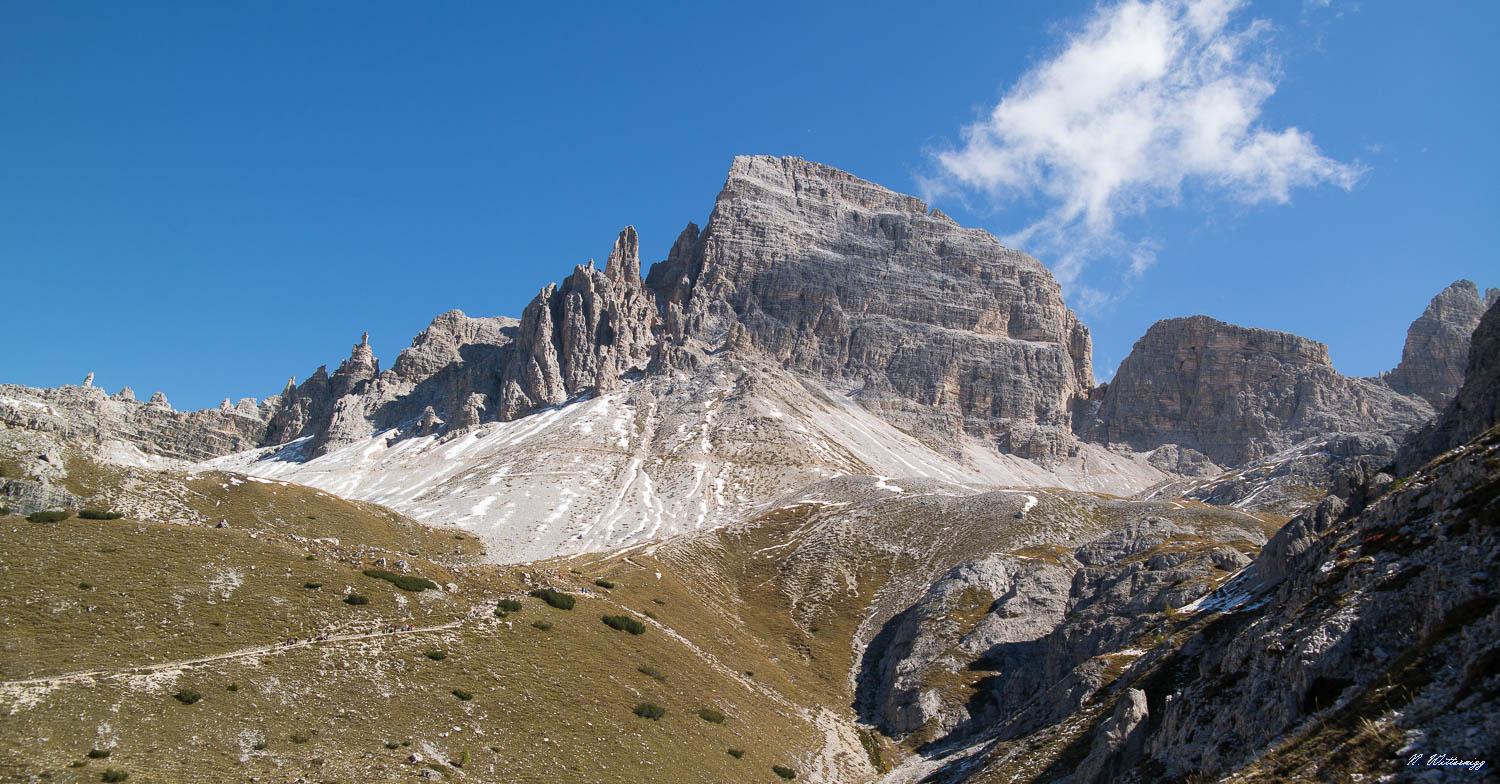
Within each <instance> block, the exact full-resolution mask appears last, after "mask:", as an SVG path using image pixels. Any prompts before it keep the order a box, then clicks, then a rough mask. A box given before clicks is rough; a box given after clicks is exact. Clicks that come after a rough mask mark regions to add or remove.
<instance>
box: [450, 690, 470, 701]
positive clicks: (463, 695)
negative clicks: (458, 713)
mask: <svg viewBox="0 0 1500 784" xmlns="http://www.w3.org/2000/svg"><path fill="white" fill-rule="evenodd" d="M453 696H455V697H457V698H459V699H460V700H463V701H464V702H468V701H469V700H472V699H474V693H473V692H468V691H464V690H463V689H454V690H453Z"/></svg>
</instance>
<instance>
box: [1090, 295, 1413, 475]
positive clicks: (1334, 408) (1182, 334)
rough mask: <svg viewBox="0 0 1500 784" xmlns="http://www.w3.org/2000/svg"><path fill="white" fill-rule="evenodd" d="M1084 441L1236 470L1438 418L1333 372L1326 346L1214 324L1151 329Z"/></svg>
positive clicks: (1199, 321) (1100, 396)
mask: <svg viewBox="0 0 1500 784" xmlns="http://www.w3.org/2000/svg"><path fill="white" fill-rule="evenodd" d="M1094 400H1095V401H1096V402H1097V404H1098V408H1097V411H1096V412H1095V414H1094V416H1093V418H1092V419H1091V420H1089V421H1080V423H1079V432H1080V434H1082V435H1083V436H1084V437H1085V438H1087V439H1089V440H1093V441H1097V442H1100V443H1106V444H1126V445H1128V446H1130V447H1131V448H1133V449H1136V450H1141V451H1145V450H1150V449H1155V448H1156V447H1159V446H1162V445H1164V444H1176V445H1178V446H1182V447H1188V448H1191V449H1194V450H1197V451H1198V452H1201V453H1203V454H1205V455H1207V456H1208V457H1209V458H1210V459H1212V460H1213V461H1214V462H1215V463H1218V464H1220V465H1226V466H1232V465H1241V464H1243V463H1246V462H1248V461H1251V460H1254V459H1257V458H1260V457H1263V456H1266V455H1269V454H1271V453H1273V452H1277V451H1280V450H1282V449H1285V448H1287V447H1289V446H1291V445H1293V444H1295V443H1297V442H1300V441H1303V440H1305V439H1309V438H1314V437H1320V436H1326V435H1329V434H1333V433H1360V432H1373V433H1404V432H1405V431H1407V430H1411V429H1413V428H1415V427H1417V426H1419V425H1421V424H1423V423H1424V422H1426V421H1427V420H1428V419H1429V418H1431V417H1432V408H1431V406H1429V405H1428V404H1427V403H1425V402H1424V401H1422V400H1421V399H1420V398H1414V397H1407V396H1404V395H1401V394H1399V393H1396V392H1394V391H1392V390H1391V389H1389V388H1388V387H1386V386H1384V385H1381V384H1379V383H1376V382H1373V381H1369V380H1365V379H1358V378H1347V377H1345V376H1342V375H1340V374H1339V373H1338V371H1336V370H1334V369H1333V364H1332V363H1331V362H1330V361H1329V358H1328V348H1327V346H1324V345H1323V344H1322V343H1318V342H1316V341H1312V340H1308V339H1307V338H1303V337H1298V336H1296V335H1292V334H1289V333H1285V332H1273V331H1271V330H1264V329H1250V328H1247V327H1240V326H1235V325H1233V324H1226V323H1224V322H1222V321H1218V320H1216V319H1212V318H1209V317H1207V316H1191V317H1188V318H1176V319H1167V320H1165V321H1159V322H1157V323H1156V324H1154V325H1152V326H1151V328H1150V329H1149V330H1147V331H1146V334H1145V336H1143V337H1142V338H1141V339H1140V340H1138V341H1136V344H1135V347H1134V348H1132V349H1131V352H1130V355H1129V356H1127V357H1126V358H1125V361H1124V362H1122V363H1121V364H1120V369H1119V371H1118V372H1116V373H1115V377H1114V379H1113V380H1111V381H1110V382H1109V383H1108V384H1106V385H1103V386H1102V387H1101V388H1100V389H1099V390H1097V391H1096V392H1095V394H1094Z"/></svg>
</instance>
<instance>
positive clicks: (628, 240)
mask: <svg viewBox="0 0 1500 784" xmlns="http://www.w3.org/2000/svg"><path fill="white" fill-rule="evenodd" d="M638 248H639V238H638V237H637V236H636V233H635V231H634V229H631V228H628V227H627V228H626V229H625V230H623V231H622V232H621V233H620V234H619V235H618V236H617V237H616V239H615V242H614V245H613V248H612V250H611V251H610V253H609V255H608V257H607V260H606V262H605V264H604V266H603V268H602V269H598V268H596V267H595V266H594V265H593V264H592V263H588V264H584V265H579V266H577V267H575V268H574V269H573V271H572V272H571V273H570V274H569V275H568V276H567V277H566V278H564V279H563V280H562V281H561V282H560V283H558V284H556V285H550V286H547V287H545V288H543V289H542V290H541V291H540V292H539V293H538V294H537V295H536V297H535V298H533V300H532V301H531V302H530V303H529V304H528V305H527V307H526V308H525V309H524V311H523V312H522V313H521V314H520V318H519V319H510V318H500V317H495V318H474V317H470V316H467V315H465V314H463V313H460V312H458V311H450V312H448V313H445V314H442V315H441V316H439V317H438V318H437V319H435V320H434V321H433V322H432V324H431V325H430V326H429V327H428V328H427V329H426V330H424V331H423V332H422V333H421V334H420V335H418V336H417V337H416V338H415V339H414V340H413V341H412V345H411V346H410V347H409V348H407V349H406V350H405V351H403V352H401V354H400V355H399V356H398V357H397V358H396V359H395V361H394V362H392V363H391V364H390V366H389V367H384V366H383V365H382V363H381V362H380V361H379V359H378V358H376V357H375V356H374V353H373V351H372V350H371V348H370V345H369V342H368V339H367V337H361V339H360V340H359V341H358V342H357V343H355V344H354V345H353V347H352V348H351V351H350V355H349V357H348V358H347V359H346V360H344V361H343V362H341V363H340V364H338V365H337V367H336V368H335V369H334V371H333V372H331V373H330V372H329V371H328V369H327V367H320V368H318V369H317V370H316V371H315V372H314V373H312V374H311V375H310V376H308V377H306V379H305V380H304V381H302V382H301V383H300V384H299V383H297V382H296V381H295V380H292V381H289V382H288V383H287V384H286V385H285V387H284V388H283V390H282V392H281V393H280V394H277V395H272V396H270V397H268V398H266V399H265V400H263V401H259V402H257V401H253V400H245V401H241V402H240V403H238V404H231V403H229V401H225V403H224V404H223V405H222V406H220V407H219V408H218V409H212V410H207V411H199V412H177V411H173V410H172V409H171V407H170V405H168V404H167V402H166V399H165V397H164V396H161V395H159V394H158V395H153V396H152V399H151V400H150V401H149V402H144V403H143V402H140V401H137V400H135V399H134V396H133V395H132V394H126V393H124V392H122V393H121V394H119V395H115V396H109V395H107V394H106V393H105V392H103V391H102V390H99V389H97V388H94V387H93V385H92V381H93V379H92V376H90V377H89V378H88V379H87V380H86V382H85V384H84V385H82V386H65V387H61V388H58V389H31V388H26V387H19V386H11V385H7V386H3V387H0V495H3V498H4V504H5V506H6V507H9V508H3V509H0V552H3V553H5V556H4V557H3V560H0V653H3V656H0V737H5V738H7V739H8V742H7V743H5V744H0V771H5V772H6V774H10V772H11V771H17V776H18V777H19V778H20V779H22V780H96V779H100V778H102V777H104V776H107V775H112V774H109V773H108V771H109V770H111V769H113V770H115V771H117V774H113V775H118V773H132V774H134V776H133V777H132V779H131V780H136V779H142V780H151V781H158V780H159V781H168V782H171V781H202V780H222V779H225V778H243V779H248V780H260V781H282V780H286V781H297V780H302V781H313V780H318V781H325V780H326V781H333V780H361V781H409V780H412V779H414V778H422V779H429V780H432V779H437V780H449V781H462V780H469V779H473V780H481V781H490V780H506V781H538V782H540V781H589V782H611V783H612V782H624V781H638V780H642V779H648V780H664V781H704V782H722V781H760V780H765V781H776V780H789V779H788V777H789V776H790V777H794V778H793V779H790V780H801V781H812V782H875V781H880V782H885V783H887V784H897V783H898V782H915V781H938V782H958V781H974V782H983V781H999V780H1006V781H1014V780H1025V781H1049V782H1050V781H1073V782H1100V781H1126V782H1130V781H1160V780H1168V781H1188V780H1199V779H1204V778H1212V779H1221V778H1229V779H1239V780H1267V781H1271V780H1276V781H1280V780H1325V779H1338V780H1342V779H1346V778H1347V779H1350V780H1353V779H1354V778H1355V777H1356V776H1385V775H1394V776H1397V777H1398V778H1414V779H1421V778H1422V777H1437V778H1441V777H1442V776H1443V775H1444V774H1445V771H1444V770H1441V769H1426V770H1407V769H1406V768H1405V767H1404V760H1408V759H1410V755H1411V754H1415V753H1418V752H1432V753H1435V752H1441V753H1449V754H1454V755H1464V756H1467V757H1474V758H1484V757H1485V755H1486V754H1489V750H1490V749H1493V748H1494V747H1495V744H1496V742H1497V735H1496V733H1495V731H1494V727H1493V722H1492V721H1489V720H1488V718H1487V717H1488V716H1491V715H1494V713H1495V711H1494V707H1495V706H1494V704H1493V703H1494V696H1495V694H1496V693H1500V684H1496V683H1495V678H1494V676H1493V675H1491V674H1490V671H1491V670H1493V669H1494V668H1493V666H1492V665H1493V661H1494V651H1495V646H1496V641H1497V639H1500V634H1497V628H1500V626H1497V621H1496V616H1495V612H1496V609H1495V607H1496V605H1495V602H1494V597H1495V595H1496V593H1497V591H1496V586H1495V585H1494V578H1493V577H1492V575H1491V572H1490V570H1488V569H1486V568H1482V567H1483V565H1484V564H1485V563H1486V562H1488V561H1493V560H1494V558H1495V556H1496V555H1497V553H1495V552H1492V550H1493V546H1494V542H1493V539H1494V537H1493V535H1492V530H1491V527H1492V525H1493V521H1494V520H1496V519H1500V512H1497V510H1496V509H1495V505H1496V503H1497V501H1496V493H1495V487H1496V475H1497V471H1496V466H1497V465H1500V463H1497V459H1500V458H1497V450H1500V435H1497V430H1496V429H1495V425H1496V416H1497V414H1500V409H1497V407H1496V405H1495V403H1496V398H1495V390H1496V389H1497V388H1500V385H1497V384H1496V375H1495V374H1496V372H1497V370H1496V368H1497V367H1500V356H1497V354H1496V349H1497V346H1500V308H1491V309H1490V312H1488V313H1487V314H1485V315H1484V316H1483V318H1482V319H1480V318H1476V319H1475V321H1476V324H1477V327H1476V328H1475V329H1473V330H1472V336H1471V335H1470V334H1468V333H1467V332H1465V331H1464V328H1463V324H1464V323H1467V322H1466V321H1464V319H1465V318H1467V316H1462V317H1460V315H1461V312H1463V313H1466V312H1467V311H1465V310H1464V308H1465V307H1466V305H1464V304H1463V303H1467V302H1468V299H1467V298H1468V297H1469V295H1470V293H1472V295H1473V297H1475V298H1476V299H1477V297H1478V294H1477V288H1476V287H1473V286H1472V285H1470V286H1468V287H1465V286H1463V285H1461V284H1456V285H1455V286H1454V287H1450V288H1449V289H1448V290H1447V291H1445V292H1443V293H1442V294H1440V295H1439V296H1438V298H1437V299H1435V300H1434V305H1433V306H1431V307H1429V309H1428V313H1426V314H1424V315H1423V317H1422V318H1419V319H1418V320H1417V321H1416V322H1414V323H1413V326H1412V329H1411V331H1410V333H1409V335H1408V339H1407V350H1406V352H1405V354H1404V355H1403V366H1406V367H1407V368H1408V370H1407V371H1405V372H1403V373H1396V372H1393V373H1392V374H1387V376H1385V377H1383V378H1378V379H1359V378H1350V377H1346V376H1343V375H1341V374H1339V373H1338V372H1337V371H1336V370H1335V369H1334V368H1333V367H1332V365H1331V363H1330V362H1329V358H1328V353H1327V349H1326V347H1324V346H1323V345H1322V344H1320V343H1317V342H1315V341H1312V340H1309V339H1306V338H1302V337H1299V336H1296V335H1290V334H1287V333H1281V332H1274V331H1270V330H1263V329H1252V328H1247V327H1241V326H1236V325H1231V324H1225V323H1223V322H1219V321H1216V320H1214V319H1211V318H1208V317H1206V316H1194V317H1189V318H1179V319H1169V320H1166V321H1163V322H1159V323H1158V324H1156V325H1154V326H1153V327H1151V328H1150V330H1148V332H1147V334H1146V335H1145V336H1143V337H1142V338H1141V340H1140V341H1138V342H1137V344H1136V346H1135V348H1134V350H1133V351H1132V352H1131V354H1130V356H1129V357H1128V358H1127V359H1126V361H1125V362H1124V363H1123V364H1122V365H1121V367H1120V369H1119V371H1118V372H1117V373H1116V375H1115V377H1114V378H1113V379H1112V380H1111V381H1110V382H1109V383H1107V384H1101V385H1097V386H1096V385H1095V384H1094V382H1093V378H1092V369H1091V360H1090V345H1089V344H1090V336H1089V333H1088V331H1087V329H1086V328H1085V327H1083V326H1082V324H1081V323H1080V321H1079V320H1078V318H1077V317H1076V316H1075V315H1074V314H1073V313H1072V312H1071V311H1069V310H1068V309H1067V307H1066V306H1065V305H1064V303H1063V300H1062V297H1061V293H1060V290H1059V288H1058V286H1057V284H1056V282H1055V281H1054V280H1053V279H1052V277H1051V276H1050V274H1048V272H1047V271H1046V269H1045V268H1044V267H1043V266H1042V265H1041V264H1040V263H1038V262H1037V261H1036V260H1034V259H1031V258H1030V257H1028V256H1025V255H1024V254H1021V253H1019V252H1016V251H1013V250H1010V249H1007V248H1004V247H1003V246H1001V245H1000V244H999V243H998V242H997V241H996V240H995V239H994V238H993V237H991V236H990V235H988V234H986V233H984V232H982V231H978V230H974V229H966V228H963V227H960V226H958V225H957V224H956V223H954V222H953V221H952V220H951V219H949V218H947V217H946V216H944V215H942V214H941V213H939V212H937V211H935V210H930V209H928V208H927V206H926V205H924V204H922V203H921V202H920V201H918V200H916V199H914V198H912V197H909V196H903V195H900V194H897V193H894V192H892V191H889V190H887V189H885V188H882V187H880V186H878V185H875V184H873V183H869V182H865V181H863V180H860V179H858V178H856V177H854V176H852V175H849V174H847V173H844V172H840V171H838V170H835V169H832V168H829V167H826V166H821V165H819V164H815V163H810V162H807V161H803V160H800V159H796V158H770V157H744V158H737V159H735V161H734V163H733V164H732V166H731V169H730V172H729V175H728V177H727V179H726V182H725V186H724V189H723V191H722V192H721V193H720V195H719V198H718V200H717V202H716V203H715V205H714V208H713V211H712V213H711V214H710V216H709V218H708V220H707V221H706V222H705V223H704V225H703V227H702V228H701V229H700V228H699V227H698V226H696V225H694V224H689V225H688V227H687V228H686V229H685V230H684V231H683V232H682V234H681V235H680V236H679V237H678V239H677V241H676V242H675V243H674V245H673V247H672V250H671V251H670V253H669V254H668V256H667V258H666V259H665V260H663V261H661V262H658V263H657V264H655V265H653V266H652V267H651V269H650V270H649V271H648V272H647V273H646V274H645V275H644V276H643V275H642V268H641V263H640V259H639V250H638ZM1458 342H1462V343H1463V351H1462V352H1460V353H1462V354H1463V355H1464V356H1465V357H1466V359H1465V361H1464V362H1463V368H1462V371H1463V378H1462V384H1461V386H1460V385H1459V383H1458V381H1457V380H1455V379H1454V378H1453V377H1452V374H1449V375H1448V376H1446V377H1444V378H1446V379H1447V380H1446V381H1442V380H1441V379H1438V380H1439V381H1441V383H1437V382H1436V381H1435V382H1434V383H1432V384H1429V385H1428V386H1425V387H1421V388H1418V387H1416V386H1410V385H1405V384H1407V383H1408V382H1410V381H1411V379H1413V378H1418V377H1422V378H1426V377H1427V376H1433V377H1434V378H1436V375H1435V374H1432V373H1427V376H1424V375H1423V373H1426V371H1419V370H1418V368H1423V367H1426V368H1429V369H1430V368H1436V367H1449V366H1451V364H1452V361H1453V357H1455V356H1457V355H1458V354H1456V353H1455V351H1457V349H1456V348H1455V346H1456V344H1457V343H1458ZM1424 363H1425V364H1424ZM1398 370H1399V368H1398ZM1393 379H1394V380H1393ZM1403 379H1405V381H1403ZM1444 389H1448V390H1449V391H1448V392H1446V394H1447V396H1448V397H1447V398H1445V399H1443V400H1442V401H1441V403H1440V405H1438V406H1437V408H1438V409H1440V413H1436V414H1435V412H1434V404H1433V402H1430V399H1429V398H1430V396H1432V395H1434V394H1437V393H1442V392H1443V390H1444ZM39 510H52V511H53V512H54V513H53V514H40V515H30V516H29V517H28V518H25V519H23V518H22V517H21V516H20V515H21V514H30V513H32V512H36V511H39ZM12 513H19V514H12ZM74 513H77V514H78V515H80V517H74V516H73V515H74ZM59 518H61V519H59ZM9 739H15V740H14V741H13V742H9ZM1398 752H1399V759H1398ZM1491 756H1493V755H1491ZM1398 763H1400V764H1398ZM116 780H117V779H116Z"/></svg>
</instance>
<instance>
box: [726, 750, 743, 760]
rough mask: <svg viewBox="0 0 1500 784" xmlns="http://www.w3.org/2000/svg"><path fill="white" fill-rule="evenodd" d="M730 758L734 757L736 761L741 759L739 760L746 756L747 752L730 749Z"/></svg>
mask: <svg viewBox="0 0 1500 784" xmlns="http://www.w3.org/2000/svg"><path fill="white" fill-rule="evenodd" d="M729 756H731V757H734V758H735V759H739V758H741V757H743V756H745V750H744V749H730V750H729Z"/></svg>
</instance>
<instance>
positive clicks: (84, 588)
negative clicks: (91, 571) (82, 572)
mask: <svg viewBox="0 0 1500 784" xmlns="http://www.w3.org/2000/svg"><path fill="white" fill-rule="evenodd" d="M78 589H79V590H80V591H91V590H93V589H94V584H93V583H88V582H84V583H79V584H78Z"/></svg>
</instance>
